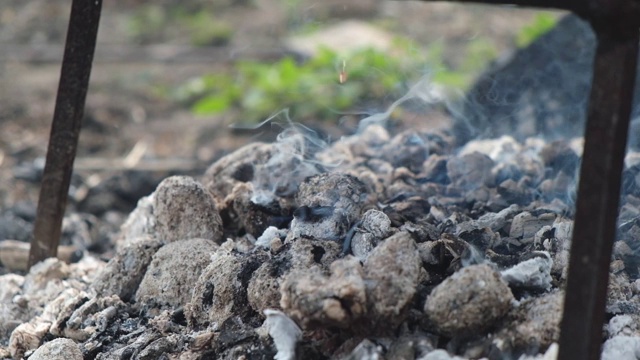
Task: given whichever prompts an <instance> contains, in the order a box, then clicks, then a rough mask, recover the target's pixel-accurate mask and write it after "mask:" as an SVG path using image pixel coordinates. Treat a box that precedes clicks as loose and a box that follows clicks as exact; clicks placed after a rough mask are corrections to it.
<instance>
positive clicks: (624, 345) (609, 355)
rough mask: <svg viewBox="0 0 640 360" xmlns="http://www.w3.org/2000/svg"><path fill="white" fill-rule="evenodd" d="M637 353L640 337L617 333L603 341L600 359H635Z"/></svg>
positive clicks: (638, 351)
mask: <svg viewBox="0 0 640 360" xmlns="http://www.w3.org/2000/svg"><path fill="white" fill-rule="evenodd" d="M639 354H640V337H638V336H624V335H619V336H614V337H612V338H611V339H609V340H607V341H605V342H604V345H602V355H601V357H600V359H601V360H619V359H637V358H638V355H639Z"/></svg>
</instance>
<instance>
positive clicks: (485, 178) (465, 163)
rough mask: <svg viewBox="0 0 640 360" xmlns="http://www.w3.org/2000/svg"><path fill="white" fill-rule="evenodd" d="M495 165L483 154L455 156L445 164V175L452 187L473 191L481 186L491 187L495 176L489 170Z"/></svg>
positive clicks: (474, 153)
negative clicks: (447, 176)
mask: <svg viewBox="0 0 640 360" xmlns="http://www.w3.org/2000/svg"><path fill="white" fill-rule="evenodd" d="M494 165H495V163H494V162H493V160H491V158H490V157H488V156H487V155H485V154H481V153H479V152H472V153H470V154H466V155H462V156H456V157H453V158H451V159H449V161H448V162H447V175H449V179H451V182H452V184H453V185H454V186H456V187H458V188H461V189H464V190H474V189H477V188H480V187H483V186H488V187H493V186H494V185H495V184H494V182H495V176H494V174H493V173H492V171H491V169H492V168H493V166H494Z"/></svg>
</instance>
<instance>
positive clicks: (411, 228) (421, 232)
mask: <svg viewBox="0 0 640 360" xmlns="http://www.w3.org/2000/svg"><path fill="white" fill-rule="evenodd" d="M392 230H393V229H392ZM399 230H400V231H406V232H408V233H409V234H411V236H412V237H413V239H414V240H415V241H416V242H417V243H422V242H425V241H434V240H438V239H439V238H440V234H441V232H440V231H439V230H438V228H437V227H436V226H435V225H432V224H431V223H429V222H427V221H420V222H418V223H412V222H409V221H408V222H405V223H404V224H402V226H400V229H399Z"/></svg>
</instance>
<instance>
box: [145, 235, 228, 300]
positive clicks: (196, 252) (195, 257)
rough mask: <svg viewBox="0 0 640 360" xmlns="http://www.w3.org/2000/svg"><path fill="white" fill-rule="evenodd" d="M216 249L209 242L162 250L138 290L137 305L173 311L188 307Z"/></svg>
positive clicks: (174, 245)
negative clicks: (197, 283) (165, 308)
mask: <svg viewBox="0 0 640 360" xmlns="http://www.w3.org/2000/svg"><path fill="white" fill-rule="evenodd" d="M217 248H218V245H217V244H216V243H214V242H213V241H211V240H207V239H191V240H183V241H179V242H174V243H169V244H167V245H165V246H163V247H162V248H160V250H158V251H157V252H156V253H155V255H153V258H152V260H151V263H150V264H149V267H148V269H147V272H146V273H145V275H144V277H143V278H142V282H141V283H140V286H139V287H138V291H137V292H136V294H135V301H136V303H142V304H148V305H150V306H154V305H159V306H161V307H164V306H169V307H172V308H176V307H180V306H184V305H186V304H187V303H188V302H189V301H190V300H191V295H192V292H193V284H195V283H196V282H197V281H198V278H199V277H200V274H201V273H202V271H203V270H204V268H205V267H207V265H209V263H210V262H211V255H212V254H213V253H215V251H216V249H217Z"/></svg>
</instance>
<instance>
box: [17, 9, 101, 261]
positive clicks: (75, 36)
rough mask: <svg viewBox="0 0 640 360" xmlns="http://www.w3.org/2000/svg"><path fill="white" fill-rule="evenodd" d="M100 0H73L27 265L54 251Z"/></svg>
mask: <svg viewBox="0 0 640 360" xmlns="http://www.w3.org/2000/svg"><path fill="white" fill-rule="evenodd" d="M101 8H102V0H73V3H72V5H71V18H70V20H69V29H68V31H67V39H66V45H65V50H64V58H63V60H62V70H61V72H60V84H59V87H58V95H57V98H56V107H55V111H54V114H53V123H52V125H51V135H50V136H49V147H48V149H47V161H46V164H45V167H44V175H43V178H42V187H41V188H40V198H39V200H38V210H37V215H36V221H35V227H34V231H33V240H32V241H31V250H30V251H29V267H31V265H33V264H35V263H37V262H39V261H41V260H44V259H46V258H48V257H52V256H56V253H57V250H58V243H59V242H60V234H61V227H62V217H63V216H64V211H65V207H66V205H67V193H68V191H69V183H70V181H71V173H72V171H73V161H74V160H75V156H76V148H77V145H78V137H79V136H80V128H81V124H82V115H83V112H84V102H85V98H86V95H87V88H88V86H89V77H90V75H91V63H92V61H93V53H94V50H95V45H96V37H97V33H98V24H99V22H100V10H101Z"/></svg>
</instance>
